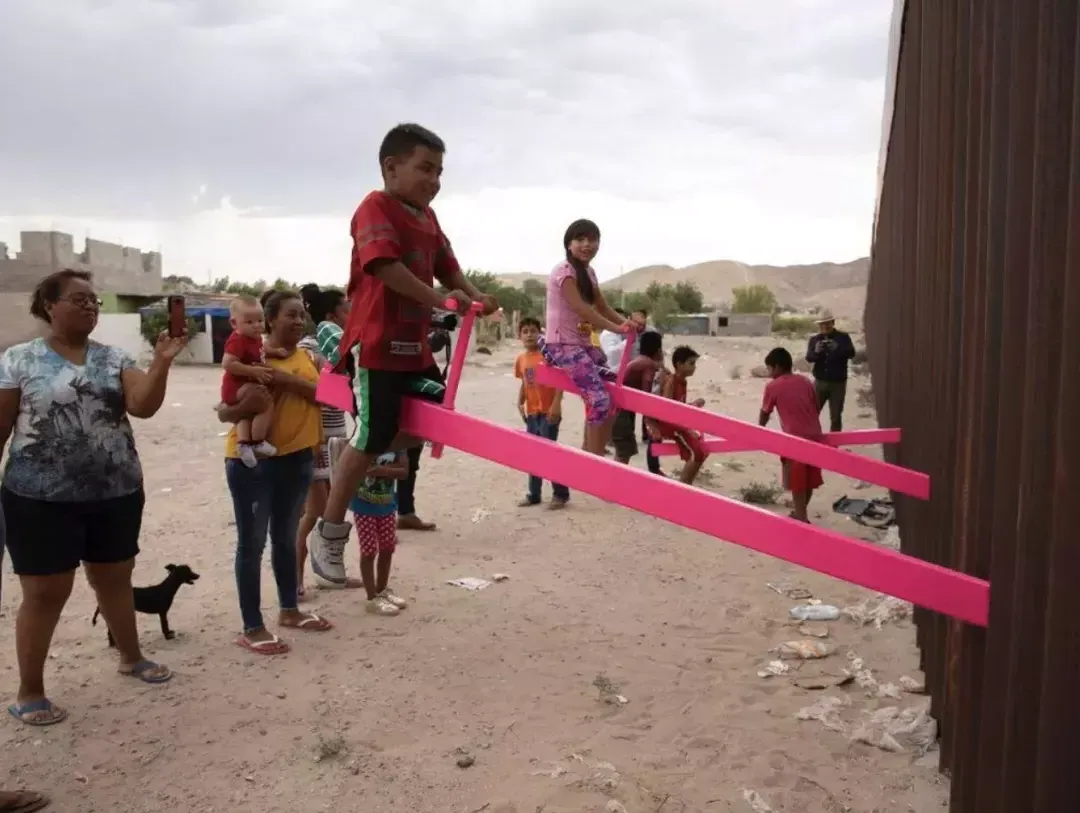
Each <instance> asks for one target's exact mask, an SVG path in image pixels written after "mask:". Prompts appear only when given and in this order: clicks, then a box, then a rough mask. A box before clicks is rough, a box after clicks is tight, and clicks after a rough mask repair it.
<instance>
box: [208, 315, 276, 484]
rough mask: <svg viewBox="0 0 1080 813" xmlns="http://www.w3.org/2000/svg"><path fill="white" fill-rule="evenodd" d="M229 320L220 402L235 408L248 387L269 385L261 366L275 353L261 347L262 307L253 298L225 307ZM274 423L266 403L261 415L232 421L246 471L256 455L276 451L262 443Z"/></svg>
mask: <svg viewBox="0 0 1080 813" xmlns="http://www.w3.org/2000/svg"><path fill="white" fill-rule="evenodd" d="M229 321H230V322H231V323H232V328H233V331H232V333H230V334H229V338H228V339H226V341H225V354H224V355H223V356H222V359H221V367H222V369H223V370H224V371H225V372H224V373H223V374H222V376H221V400H222V401H223V402H225V403H226V404H228V405H229V406H233V405H235V404H236V403H237V402H238V401H239V400H240V397H241V395H242V394H243V391H244V387H246V386H248V385H249V384H269V383H270V382H271V381H272V380H273V373H272V372H271V370H270V368H269V367H267V366H266V365H264V364H263V359H264V354H265V355H276V354H277V351H274V350H271V349H269V348H267V349H265V350H264V348H263V340H262V334H263V330H264V329H265V325H266V322H265V320H264V318H263V310H262V306H261V305H259V300H257V299H256V298H255V297H253V296H238V297H236V299H234V300H233V301H232V303H231V304H230V305H229ZM273 420H274V405H273V403H269V404H267V407H266V409H264V410H263V411H262V412H260V413H258V414H256V415H252V416H250V417H247V418H244V419H243V420H240V421H237V422H236V441H237V445H238V452H239V454H240V460H241V462H243V464H244V465H245V466H247V467H248V468H249V469H251V468H255V466H256V465H257V464H258V462H259V461H258V459H257V457H256V456H257V455H258V456H261V457H272V456H274V455H275V454H277V449H275V448H274V447H273V446H271V445H270V444H269V443H267V442H266V436H267V434H268V433H269V432H270V424H271V423H272V422H273Z"/></svg>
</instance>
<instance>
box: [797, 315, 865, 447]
mask: <svg viewBox="0 0 1080 813" xmlns="http://www.w3.org/2000/svg"><path fill="white" fill-rule="evenodd" d="M817 326H818V332H817V333H815V334H814V335H813V336H811V337H810V342H809V344H808V345H807V348H806V360H807V361H808V362H810V363H811V364H813V365H814V389H815V390H816V391H817V404H818V412H819V413H820V412H821V410H822V409H823V408H824V407H825V404H828V405H829V431H830V432H839V431H840V430H841V429H842V428H843V415H844V399H845V397H846V396H847V377H848V362H849V361H850V360H851V359H852V358H853V357H854V356H855V345H854V344H853V343H852V341H851V336H850V335H848V334H847V333H844V332H843V331H842V330H837V329H836V319H835V317H833V315H832V314H831V313H829V312H828V311H826V312H825V313H823V314H821V318H820V319H818V320H817Z"/></svg>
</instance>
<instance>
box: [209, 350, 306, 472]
mask: <svg viewBox="0 0 1080 813" xmlns="http://www.w3.org/2000/svg"><path fill="white" fill-rule="evenodd" d="M266 363H267V364H268V365H269V366H271V367H273V368H274V369H276V370H281V371H282V372H283V373H289V374H290V375H295V376H296V377H297V378H302V379H304V380H305V381H310V382H311V383H312V384H315V383H317V382H318V380H319V370H318V368H316V366H315V362H314V361H312V360H311V356H309V355H308V354H307V351H306V350H302V349H300V348H297V350H296V351H295V352H294V353H293V354H292V355H291V356H289V357H288V358H287V359H267V360H266ZM267 440H268V441H270V443H271V445H273V446H276V447H277V453H278V456H279V457H280V456H282V455H287V454H293V453H294V452H299V451H302V450H304V449H310V448H312V447H314V446H318V445H319V444H320V443H321V442H322V416H321V413H320V410H319V405H318V404H316V403H315V402H314V401H309V400H308V399H307V398H305V397H304V396H302V395H298V394H296V393H294V392H275V393H274V422H273V424H272V425H271V427H270V437H268V438H267ZM225 457H239V452H238V450H237V448H236V427H235V426H234V427H233V428H232V429H231V430H230V431H229V434H228V436H227V437H226V438H225Z"/></svg>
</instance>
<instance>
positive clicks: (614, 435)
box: [611, 409, 638, 460]
mask: <svg viewBox="0 0 1080 813" xmlns="http://www.w3.org/2000/svg"><path fill="white" fill-rule="evenodd" d="M636 418H637V415H636V414H635V413H633V412H630V411H628V410H625V409H621V410H619V414H618V415H616V416H615V423H613V424H612V425H611V445H612V446H614V447H615V456H616V457H617V458H619V459H620V460H629V459H630V458H631V457H633V456H634V455H636V454H637V453H638V445H637V439H636V438H635V437H634V423H635V419H636Z"/></svg>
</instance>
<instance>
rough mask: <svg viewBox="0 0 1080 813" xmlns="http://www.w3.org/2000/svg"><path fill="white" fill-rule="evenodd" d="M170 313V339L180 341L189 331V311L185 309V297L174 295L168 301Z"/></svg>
mask: <svg viewBox="0 0 1080 813" xmlns="http://www.w3.org/2000/svg"><path fill="white" fill-rule="evenodd" d="M167 302H168V311H169V337H170V338H173V339H178V338H179V337H181V336H183V335H184V331H185V330H187V311H186V308H185V307H184V297H183V296H181V295H180V294H172V295H170V296H169V298H168V300H167Z"/></svg>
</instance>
